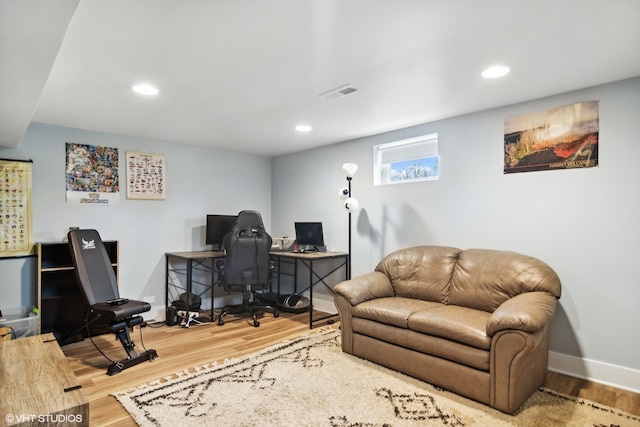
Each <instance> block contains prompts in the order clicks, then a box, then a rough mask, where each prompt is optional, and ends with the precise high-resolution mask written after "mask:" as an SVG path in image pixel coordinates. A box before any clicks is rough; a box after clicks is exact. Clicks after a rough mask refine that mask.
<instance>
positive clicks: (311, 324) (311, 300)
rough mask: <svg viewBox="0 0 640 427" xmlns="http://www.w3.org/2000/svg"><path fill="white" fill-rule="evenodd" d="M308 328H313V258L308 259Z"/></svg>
mask: <svg viewBox="0 0 640 427" xmlns="http://www.w3.org/2000/svg"><path fill="white" fill-rule="evenodd" d="M309 329H313V260H312V259H310V260H309Z"/></svg>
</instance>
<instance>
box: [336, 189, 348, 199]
mask: <svg viewBox="0 0 640 427" xmlns="http://www.w3.org/2000/svg"><path fill="white" fill-rule="evenodd" d="M338 195H339V196H340V198H341V199H342V200H347V199H348V198H349V188H347V187H342V188H341V189H340V191H339V192H338Z"/></svg>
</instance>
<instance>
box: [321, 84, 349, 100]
mask: <svg viewBox="0 0 640 427" xmlns="http://www.w3.org/2000/svg"><path fill="white" fill-rule="evenodd" d="M357 91H358V88H357V87H355V86H353V85H345V86H342V87H339V88H337V89H333V90H330V91H329V92H325V93H322V94H320V96H321V97H323V98H327V99H337V98H342V97H343V96H347V95H350V94H352V93H353V92H357Z"/></svg>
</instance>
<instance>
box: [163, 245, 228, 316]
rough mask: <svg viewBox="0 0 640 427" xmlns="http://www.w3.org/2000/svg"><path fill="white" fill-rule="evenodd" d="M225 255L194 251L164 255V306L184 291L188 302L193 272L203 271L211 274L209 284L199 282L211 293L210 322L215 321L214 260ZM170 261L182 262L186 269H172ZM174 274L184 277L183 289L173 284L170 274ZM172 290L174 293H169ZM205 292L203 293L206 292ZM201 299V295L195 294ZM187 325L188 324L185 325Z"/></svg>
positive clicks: (218, 252)
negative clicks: (197, 269) (196, 270)
mask: <svg viewBox="0 0 640 427" xmlns="http://www.w3.org/2000/svg"><path fill="white" fill-rule="evenodd" d="M224 256H225V254H224V252H223V251H196V252H168V253H166V254H165V257H166V271H165V273H166V276H165V277H166V279H165V280H166V284H165V303H166V306H167V307H169V306H170V305H171V303H172V302H173V301H170V300H171V299H172V298H178V297H179V293H180V291H182V290H183V291H185V293H186V294H187V301H188V300H189V299H188V298H189V295H191V294H192V293H194V292H193V271H194V269H196V268H199V269H201V270H204V271H206V272H208V273H210V274H211V284H207V283H202V282H199V284H200V285H203V286H204V287H205V289H206V290H209V291H210V292H211V321H212V322H213V321H214V320H215V315H214V311H213V310H214V307H213V306H214V296H215V295H214V289H213V288H214V286H215V265H213V262H215V259H216V258H224ZM172 261H179V262H184V263H185V264H186V267H185V268H184V269H180V268H175V267H172V264H171V262H172ZM172 272H173V273H176V274H181V275H184V277H185V279H186V280H185V285H184V287H182V286H180V285H178V284H177V283H175V282H174V281H173V280H172V279H171V277H170V273H172ZM171 289H173V290H174V291H175V292H173V294H172V292H171ZM206 290H205V292H206ZM197 295H198V296H200V297H202V293H200V294H197ZM187 325H188V323H187Z"/></svg>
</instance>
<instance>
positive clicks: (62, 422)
mask: <svg viewBox="0 0 640 427" xmlns="http://www.w3.org/2000/svg"><path fill="white" fill-rule="evenodd" d="M0 396H2V397H1V398H0V426H49V425H51V426H53V425H55V426H87V425H89V400H88V399H87V397H86V396H85V394H84V392H83V390H82V388H80V383H79V382H78V379H77V378H76V376H75V375H74V373H73V371H72V370H71V368H70V367H69V364H68V363H67V359H66V357H65V356H64V353H62V349H60V346H59V345H58V342H57V341H56V338H55V336H54V335H53V334H52V333H48V334H45V335H36V336H33V337H27V338H20V339H17V340H12V341H3V342H0Z"/></svg>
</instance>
